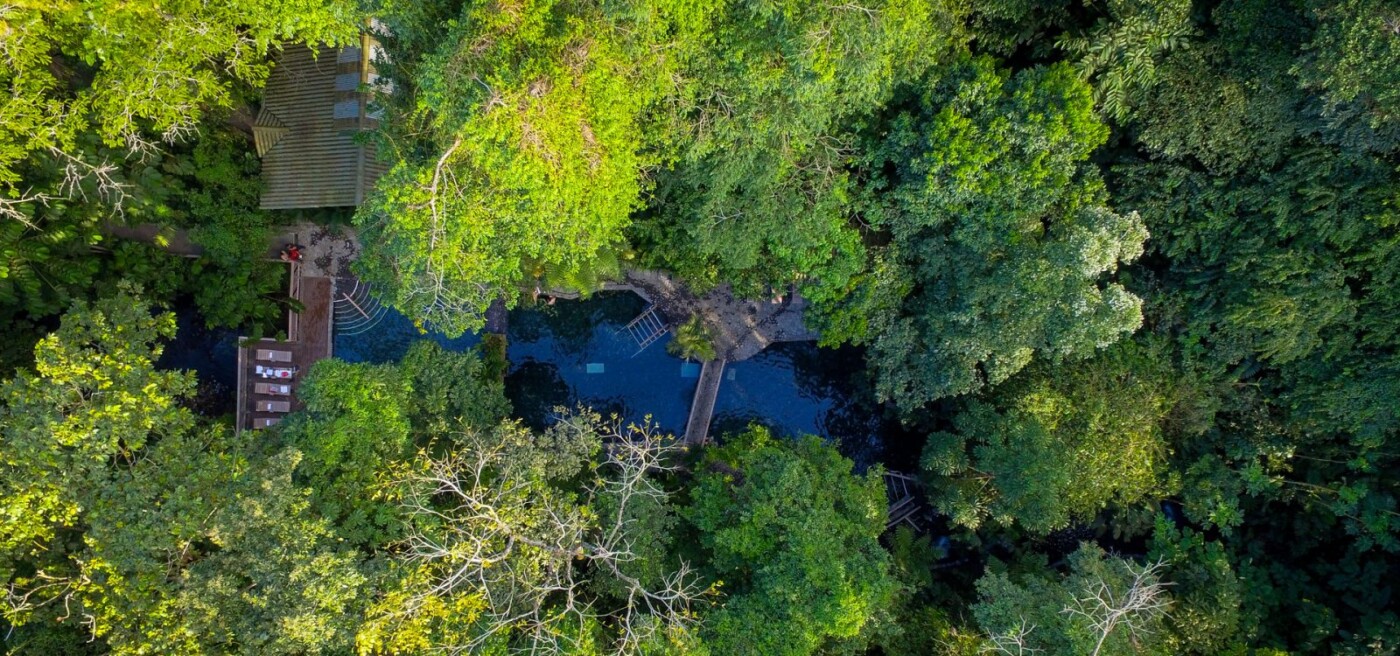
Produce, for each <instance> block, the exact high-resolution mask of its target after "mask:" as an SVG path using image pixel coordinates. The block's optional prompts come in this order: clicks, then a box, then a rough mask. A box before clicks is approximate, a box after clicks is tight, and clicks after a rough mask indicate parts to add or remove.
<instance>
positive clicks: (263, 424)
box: [253, 417, 282, 428]
mask: <svg viewBox="0 0 1400 656" xmlns="http://www.w3.org/2000/svg"><path fill="white" fill-rule="evenodd" d="M279 421H282V418H281V417H254V418H253V428H268V427H270V426H275V425H276V424H277V422H279Z"/></svg>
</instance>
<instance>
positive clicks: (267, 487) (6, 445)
mask: <svg viewBox="0 0 1400 656" xmlns="http://www.w3.org/2000/svg"><path fill="white" fill-rule="evenodd" d="M173 330H174V321H173V317H172V316H171V315H168V314H166V315H160V316H154V315H152V313H151V311H150V308H149V306H147V305H146V304H145V303H143V302H141V301H140V300H139V299H137V298H135V297H133V296H131V295H129V294H123V295H120V296H117V297H114V298H112V299H108V300H104V301H101V302H98V303H96V304H93V305H88V304H84V303H78V304H76V305H75V306H74V308H73V309H72V310H71V311H70V312H69V313H68V314H67V315H65V317H64V320H63V323H62V325H61V327H60V328H59V330H58V331H57V332H55V333H53V334H51V335H49V336H47V337H45V338H44V339H43V340H42V341H40V343H39V345H38V346H37V347H36V352H35V367H36V371H35V372H34V373H28V372H20V373H19V375H18V376H17V377H16V378H15V379H13V380H11V381H10V382H8V383H7V384H6V385H5V388H4V393H3V402H4V410H3V413H0V435H3V442H0V457H3V460H0V463H3V472H2V473H3V476H0V486H3V487H0V507H3V508H4V514H5V516H6V518H7V519H6V526H7V530H6V532H5V536H4V542H3V543H0V549H3V551H2V552H0V554H3V556H0V557H3V561H0V563H3V567H4V569H3V575H4V578H5V579H6V580H7V582H8V583H9V586H10V587H9V588H8V604H7V608H6V620H7V621H8V622H10V623H11V624H14V625H30V627H31V628H30V630H29V632H28V633H27V634H26V644H31V643H32V644H42V643H43V640H39V639H36V638H34V637H33V636H34V634H35V633H42V632H44V631H45V630H46V629H50V628H52V627H57V630H58V631H59V633H60V634H62V633H64V632H65V631H66V629H65V628H63V627H66V626H78V627H81V630H82V631H84V632H86V633H88V634H89V636H90V638H93V639H101V640H102V641H103V642H105V644H106V646H107V647H108V648H109V649H110V650H111V652H112V653H118V654H142V653H153V652H157V653H163V652H178V653H190V654H199V653H249V654H253V653H306V652H308V651H317V650H320V649H323V648H344V647H346V646H348V644H349V639H350V635H351V633H350V627H351V626H352V624H353V622H351V621H350V618H351V617H353V611H351V610H350V607H351V606H353V604H354V603H355V601H354V600H355V598H356V596H357V593H358V588H359V587H360V586H361V585H362V584H363V577H362V576H361V575H360V574H359V572H358V571H357V568H356V562H355V560H354V557H353V556H352V555H350V554H347V553H344V552H342V551H340V550H339V549H338V548H337V547H336V546H334V544H333V543H332V541H331V533H330V530H329V527H328V526H327V525H326V524H325V523H324V522H322V521H320V520H316V519H314V518H311V517H309V516H308V515H306V513H305V510H306V506H307V502H306V500H305V493H304V491H302V490H300V489H299V488H296V487H294V486H292V485H291V478H290V476H291V470H292V468H293V467H294V466H295V464H296V460H297V459H298V457H299V456H298V455H297V454H296V453H295V452H286V453H282V454H278V455H276V456H273V457H270V458H269V457H266V456H260V455H258V454H257V453H256V452H254V451H253V450H252V449H249V448H248V445H247V444H245V443H242V442H240V441H239V440H238V439H237V438H231V437H230V436H229V435H228V433H227V432H226V431H225V430H224V429H223V428H221V427H204V426H201V425H200V422H199V421H198V420H197V419H196V418H195V417H194V416H193V415H192V414H191V413H190V411H188V410H186V409H184V408H183V407H182V406H181V405H180V404H179V400H180V399H181V397H183V396H185V395H186V394H188V393H189V392H190V390H191V389H192V386H193V378H192V377H191V376H190V375H189V374H186V373H182V372H162V371H157V370H155V368H154V365H153V362H154V360H155V359H156V358H157V357H158V356H159V355H160V352H161V346H160V340H161V339H163V338H168V337H169V336H170V335H171V334H172V333H173Z"/></svg>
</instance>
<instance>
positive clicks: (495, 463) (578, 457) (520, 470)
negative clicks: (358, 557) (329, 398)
mask: <svg viewBox="0 0 1400 656" xmlns="http://www.w3.org/2000/svg"><path fill="white" fill-rule="evenodd" d="M454 441H455V444H456V448H455V449H453V450H452V451H451V452H450V453H447V454H444V455H442V456H438V457H430V456H428V455H427V454H426V453H425V454H423V455H422V456H421V457H420V458H419V459H418V460H416V461H415V462H413V463H411V464H409V465H406V466H404V467H402V468H400V471H399V474H400V476H401V481H402V486H401V487H400V488H398V489H399V490H400V492H401V495H402V496H401V498H402V502H403V504H404V506H405V507H406V508H407V509H408V513H409V520H410V529H409V538H408V539H407V540H406V542H405V550H404V551H403V553H402V554H401V555H400V556H399V557H398V558H396V560H395V563H394V565H395V567H394V570H393V576H394V582H393V584H392V585H391V586H390V589H389V590H388V591H387V592H386V594H385V595H384V596H383V598H382V599H381V600H380V601H378V602H377V603H376V608H375V612H374V614H373V615H372V617H371V621H370V622H369V623H368V624H366V625H365V627H364V628H363V629H362V631H361V633H360V637H359V643H360V645H361V647H362V648H364V649H367V650H371V651H386V652H394V653H407V652H429V651H439V650H442V649H452V650H461V651H470V652H473V653H501V652H502V651H503V650H510V649H516V650H520V651H527V652H529V653H542V654H603V653H613V654H619V653H620V654H631V653H678V654H684V653H698V654H703V653H705V652H703V651H698V650H696V649H693V648H688V646H689V647H693V646H694V645H695V644H696V642H695V636H694V634H693V629H692V628H691V624H693V621H694V618H693V616H692V614H691V611H690V606H691V604H692V603H694V602H696V601H697V600H698V598H699V596H700V594H701V592H702V590H701V589H700V588H699V586H698V581H697V580H695V578H694V577H693V576H692V575H691V574H690V573H689V570H688V568H687V566H686V565H685V564H684V563H680V564H674V563H672V562H671V561H670V560H669V559H667V558H666V550H665V548H664V546H663V547H662V548H660V549H658V546H661V545H666V544H667V535H665V534H664V533H663V534H659V535H657V534H645V533H641V532H639V531H644V530H647V529H656V528H659V529H662V530H664V529H665V528H666V526H667V524H668V521H667V520H666V519H665V517H666V516H667V515H668V514H670V512H671V511H670V509H669V501H668V497H669V492H668V491H667V490H666V489H665V488H664V487H662V485H661V481H660V480H659V478H660V477H661V476H662V475H664V474H665V473H667V472H669V471H672V470H673V468H674V466H675V463H674V462H673V461H672V457H673V456H674V455H675V451H676V450H677V448H678V447H676V446H675V445H674V444H672V443H671V441H670V438H669V436H661V435H659V434H656V433H654V432H652V431H650V430H648V429H647V428H645V427H640V428H639V427H628V428H622V427H620V426H617V425H615V424H612V423H609V422H606V421H604V420H602V418H600V417H599V416H597V415H595V414H590V413H576V414H572V415H568V416H566V417H564V418H563V419H562V420H561V421H560V422H559V423H558V424H556V425H554V426H552V427H550V428H549V429H547V430H545V431H543V432H540V433H532V432H531V431H529V430H528V429H526V428H524V427H522V426H520V425H519V424H518V423H515V422H506V423H504V424H502V425H500V426H498V427H496V428H494V429H468V430H466V431H464V432H462V433H461V434H459V435H457V436H456V437H455V439H454ZM605 441H606V448H605Z"/></svg>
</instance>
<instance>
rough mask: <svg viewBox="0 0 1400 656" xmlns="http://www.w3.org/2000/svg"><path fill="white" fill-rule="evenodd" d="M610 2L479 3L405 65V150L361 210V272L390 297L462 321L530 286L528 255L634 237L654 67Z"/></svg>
mask: <svg viewBox="0 0 1400 656" xmlns="http://www.w3.org/2000/svg"><path fill="white" fill-rule="evenodd" d="M599 4H600V3H592V2H562V1H558V0H531V1H529V2H524V3H519V4H511V5H502V4H499V3H492V2H469V3H466V5H465V6H464V7H462V9H461V12H460V15H458V16H455V17H453V20H451V21H450V22H448V23H446V24H445V25H442V26H434V27H435V29H436V30H437V32H436V33H435V34H434V36H433V37H432V39H431V40H432V41H434V42H435V43H437V44H438V45H437V47H436V48H435V49H434V50H432V51H431V52H425V53H423V54H422V59H421V61H412V62H404V63H403V64H401V66H400V70H404V71H406V72H408V71H411V73H409V74H408V75H407V79H402V80H400V83H401V85H402V86H403V87H404V88H402V89H401V91H399V92H396V94H395V100H393V101H392V102H390V103H389V104H388V107H389V109H390V114H389V116H388V117H386V121H387V125H388V127H389V130H390V132H389V134H391V135H395V136H394V138H392V139H390V140H387V141H385V143H386V145H387V146H389V147H390V148H391V150H390V153H391V155H392V156H394V157H396V158H397V159H398V163H397V164H396V165H395V166H394V168H393V169H392V170H391V171H390V172H389V173H388V174H387V175H385V176H384V178H383V179H382V180H381V182H380V183H379V185H378V191H377V193H376V194H375V195H374V196H373V197H372V198H371V200H370V201H369V202H368V203H366V204H365V205H364V206H362V207H361V208H360V210H359V212H358V214H357V219H356V222H357V224H358V225H359V227H360V229H361V237H362V238H363V240H364V244H365V254H364V257H363V258H362V259H361V261H360V263H361V267H360V274H361V275H362V276H363V277H364V278H365V279H366V280H368V281H370V282H372V283H373V284H374V285H375V286H376V289H377V290H378V291H379V293H380V294H381V295H382V297H383V298H384V300H386V301H387V302H388V303H390V304H391V305H393V306H394V307H396V308H398V309H399V310H401V311H403V312H405V313H406V314H408V315H409V316H412V317H414V318H415V319H417V320H419V321H423V322H428V323H431V324H432V325H433V326H434V327H435V328H436V329H438V330H441V331H443V332H445V333H448V334H452V335H456V334H460V333H462V332H463V331H465V330H474V329H477V328H480V327H481V325H482V321H483V320H482V313H484V312H485V310H486V308H487V306H488V305H490V303H491V302H492V301H494V300H495V299H497V298H498V297H502V296H504V297H505V298H507V299H508V300H511V301H513V300H514V299H515V298H516V294H515V291H516V289H517V288H518V287H520V286H522V285H523V284H524V283H525V282H526V277H525V275H526V270H527V264H539V263H543V264H545V265H549V266H553V267H559V268H562V269H564V270H576V269H581V268H585V267H589V266H591V265H592V261H593V259H594V258H595V257H597V256H598V255H599V253H600V252H612V251H613V250H614V249H616V248H617V247H618V246H619V245H620V244H621V242H622V230H623V228H624V227H626V226H627V225H628V222H629V221H630V216H631V213H632V211H633V210H634V209H637V208H638V207H639V206H640V204H641V200H640V198H641V191H642V168H643V167H644V166H645V165H646V164H647V163H648V162H649V161H650V160H649V158H648V157H647V156H645V155H644V153H643V149H644V143H643V141H642V138H641V131H640V127H639V124H638V119H639V115H640V113H641V112H642V110H643V109H644V108H645V107H646V106H647V105H648V103H649V102H650V101H651V100H652V97H653V94H652V93H651V89H652V88H653V86H654V83H652V82H649V79H650V78H649V77H648V76H650V75H653V74H654V71H653V69H652V68H651V67H649V66H648V63H649V62H648V61H647V60H646V59H638V58H635V57H629V56H628V54H629V52H630V51H628V50H625V43H624V41H625V39H624V35H623V26H621V25H617V24H615V23H614V22H612V21H611V20H610V19H609V17H608V16H606V15H604V12H603V9H602V7H600V6H599ZM397 7H398V5H391V6H390V8H391V9H392V8H397ZM391 20H393V19H392V18H391ZM405 38H410V39H411V38H415V36H413V35H411V36H409V37H405ZM416 38H418V39H424V38H425V37H424V36H423V35H416ZM386 42H387V43H388V44H389V46H390V49H391V52H392V51H393V45H394V40H393V38H386ZM403 54H404V55H409V54H412V53H403ZM633 54H635V53H633ZM395 56H396V57H397V56H398V55H395Z"/></svg>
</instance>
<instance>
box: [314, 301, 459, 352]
mask: <svg viewBox="0 0 1400 656" xmlns="http://www.w3.org/2000/svg"><path fill="white" fill-rule="evenodd" d="M420 339H431V340H433V341H435V342H437V343H438V344H441V345H442V346H443V348H445V349H447V350H449V351H465V350H467V349H470V348H472V347H475V346H476V345H477V344H480V343H481V335H479V334H477V333H465V334H463V335H462V336H461V337H456V338H451V339H449V338H447V337H444V336H443V335H442V334H440V333H436V332H433V331H431V330H428V331H424V330H419V329H418V326H415V325H414V324H413V322H412V321H410V320H409V319H408V317H405V316H404V315H402V314H399V313H398V312H395V311H393V310H390V309H388V308H385V309H384V311H383V316H382V317H380V318H379V320H378V323H376V324H375V325H374V327H372V328H369V329H367V330H365V331H364V332H359V333H356V334H354V335H342V334H341V333H340V332H336V334H335V336H334V338H333V340H332V342H331V348H332V349H333V351H332V352H333V353H334V354H335V357H337V358H340V359H341V360H345V361H346V362H373V363H375V364H388V363H390V362H398V361H399V360H401V359H403V356H404V355H406V354H407V353H408V347H410V346H413V343H414V342H416V341H418V340H420Z"/></svg>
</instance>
